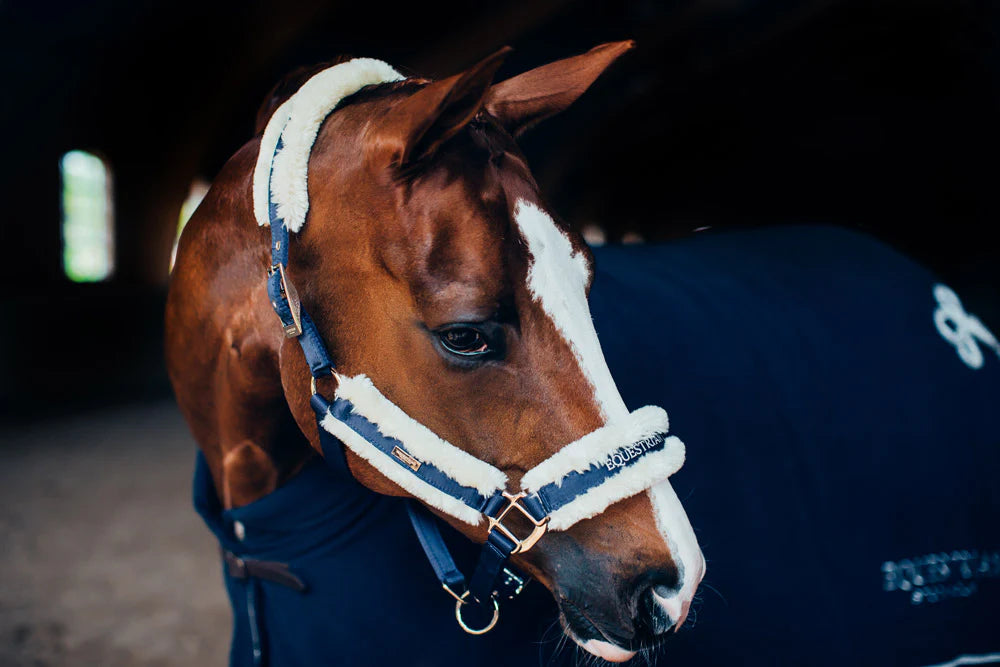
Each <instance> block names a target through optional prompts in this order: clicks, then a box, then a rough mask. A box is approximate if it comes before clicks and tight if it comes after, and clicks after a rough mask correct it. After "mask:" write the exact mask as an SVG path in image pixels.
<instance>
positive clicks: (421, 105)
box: [373, 46, 511, 166]
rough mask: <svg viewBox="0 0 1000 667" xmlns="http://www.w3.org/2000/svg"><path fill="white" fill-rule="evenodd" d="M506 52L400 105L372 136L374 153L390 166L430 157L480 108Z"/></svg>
mask: <svg viewBox="0 0 1000 667" xmlns="http://www.w3.org/2000/svg"><path fill="white" fill-rule="evenodd" d="M510 51H511V49H510V47H508V46H505V47H504V48H502V49H500V50H499V51H497V52H496V53H494V54H493V55H491V56H488V57H486V58H484V59H483V60H481V61H480V62H479V63H477V64H475V65H473V66H472V67H470V68H469V69H467V70H465V71H464V72H462V73H461V74H456V75H455V76H452V77H449V78H447V79H442V80H441V81H435V82H433V83H431V84H428V85H427V86H426V87H425V88H422V89H421V90H419V91H417V92H416V93H414V94H413V95H411V96H410V97H408V98H406V99H405V100H403V101H402V102H400V103H399V104H398V105H396V106H395V107H394V108H393V109H392V110H390V111H389V113H388V114H387V115H386V117H385V119H384V120H383V122H382V123H380V127H379V129H378V130H376V132H375V135H374V137H373V141H374V147H375V149H376V151H377V152H378V153H379V154H382V155H385V156H387V157H388V159H389V161H390V163H392V164H393V165H394V166H405V165H408V164H412V163H414V162H417V161H418V160H420V159H422V158H425V157H427V156H428V155H430V154H431V153H433V152H434V151H435V150H437V148H438V147H439V146H441V144H443V143H444V142H446V141H448V139H450V138H452V137H453V136H455V135H456V134H458V132H459V131H460V130H461V129H462V128H463V127H465V125H466V124H468V122H469V121H471V120H472V118H473V117H474V116H475V115H476V114H477V113H479V110H480V109H482V108H483V102H484V101H485V98H486V94H487V93H488V92H489V90H490V84H491V83H493V75H494V74H496V71H497V68H498V67H500V65H501V63H503V60H504V58H506V57H507V54H508V53H509V52H510Z"/></svg>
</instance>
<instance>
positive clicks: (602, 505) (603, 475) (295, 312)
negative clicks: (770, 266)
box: [254, 60, 684, 634]
mask: <svg viewBox="0 0 1000 667" xmlns="http://www.w3.org/2000/svg"><path fill="white" fill-rule="evenodd" d="M358 62H359V61H349V62H347V63H343V64H341V65H336V66H334V67H332V68H330V69H328V70H325V71H324V72H321V73H320V74H317V75H316V76H315V77H313V79H310V81H309V82H307V83H306V84H305V85H304V86H303V87H302V89H300V91H299V93H296V95H294V96H292V98H290V99H289V100H288V101H287V102H286V103H285V104H283V105H282V106H281V107H279V109H278V111H276V112H275V116H274V117H272V119H271V121H270V122H269V123H268V127H267V129H266V130H265V134H264V139H265V140H267V141H262V148H261V151H262V154H263V152H264V151H265V149H269V148H270V147H271V146H273V150H272V151H271V155H270V156H269V158H270V159H265V157H261V158H259V159H258V163H257V171H256V172H255V174H254V199H255V212H256V213H257V217H258V220H259V221H260V222H262V223H263V220H261V217H262V215H261V213H262V212H263V210H265V209H264V207H263V206H262V205H261V203H262V202H261V201H260V194H261V191H263V192H264V193H266V194H265V195H264V196H266V200H265V203H266V212H267V221H266V224H268V225H269V226H270V228H271V267H270V269H269V270H268V276H267V293H268V296H269V298H270V301H271V305H272V306H273V308H274V311H275V313H276V314H277V315H278V319H279V320H280V321H281V325H282V328H283V329H284V332H285V335H286V336H288V337H290V338H295V339H297V340H298V342H299V344H300V345H301V347H302V351H303V352H304V354H305V358H306V361H307V363H308V364H309V370H310V372H311V373H312V376H313V395H312V399H311V405H312V408H313V410H314V411H315V413H316V420H317V424H318V426H319V434H320V441H321V445H322V447H323V455H324V458H325V460H326V461H327V462H328V464H329V465H331V466H332V467H333V468H335V469H336V470H338V471H339V472H341V473H342V474H343V475H345V476H346V477H350V472H349V470H348V469H347V464H346V462H345V459H344V452H343V446H346V447H348V448H350V449H351V451H353V452H354V453H355V454H357V455H358V456H360V457H361V458H363V459H364V460H366V461H367V462H368V463H370V464H371V465H373V466H374V467H375V468H376V469H378V470H379V471H380V472H381V473H382V474H383V475H385V476H386V477H387V478H389V479H390V480H392V481H393V482H395V483H396V484H398V485H399V486H400V487H402V488H403V489H404V490H406V491H407V492H408V493H410V494H411V495H413V496H414V497H415V498H417V499H419V500H421V501H423V502H424V503H425V504H426V505H428V506H430V507H433V508H435V509H437V510H439V511H441V512H443V513H445V514H448V515H449V516H452V517H454V518H456V519H458V520H459V521H462V522H464V523H467V524H469V525H473V526H475V525H479V524H481V523H482V521H483V520H484V519H485V520H486V521H487V523H488V526H489V531H488V537H487V540H486V543H485V544H484V545H483V550H482V552H481V554H480V558H479V562H478V564H477V566H476V569H475V571H474V573H473V575H472V578H471V580H470V581H469V582H468V585H466V580H465V577H464V576H463V575H462V573H461V572H460V571H459V570H458V568H457V567H456V566H455V563H454V561H453V560H452V558H451V555H450V554H449V552H448V549H447V547H445V545H444V541H443V540H442V538H441V534H440V531H439V529H438V526H437V524H436V523H435V518H434V517H433V516H432V515H431V514H430V513H429V512H427V510H426V509H424V508H423V507H421V506H419V505H417V504H415V503H409V512H410V518H411V521H412V523H413V527H414V529H415V530H416V532H417V536H418V537H419V539H420V542H421V544H422V546H423V547H424V551H425V553H426V554H427V556H428V559H429V560H430V562H431V565H432V567H433V568H434V571H435V574H436V575H437V576H438V579H439V580H440V581H441V583H442V586H443V587H444V589H445V590H446V591H448V592H449V593H450V594H451V595H452V596H453V597H454V598H455V599H456V607H455V615H456V618H457V619H458V622H459V624H460V625H461V626H462V628H463V629H465V630H466V631H467V632H470V633H472V634H481V633H483V632H487V631H489V630H490V629H491V628H492V627H493V625H494V624H495V623H496V620H497V617H498V616H499V603H498V599H499V598H501V597H508V598H510V597H513V596H514V595H516V594H517V593H519V592H520V590H521V588H522V587H523V585H524V578H523V577H521V576H519V575H518V574H517V573H515V572H513V571H512V570H510V569H509V568H507V567H506V563H507V559H508V558H509V557H510V556H511V555H514V554H518V553H524V552H526V551H528V550H529V549H530V548H531V547H532V546H534V545H535V543H536V542H538V540H539V539H540V538H541V537H542V536H543V535H544V534H545V532H546V531H548V530H566V529H567V528H569V527H570V526H572V525H574V524H575V523H577V522H578V521H581V520H583V519H587V518H589V517H592V516H595V515H597V514H600V513H601V512H603V511H604V510H605V509H606V508H607V507H608V506H609V505H611V504H613V503H615V502H618V501H619V500H622V499H624V498H628V497H630V496H633V495H635V494H637V493H640V492H642V491H644V490H646V489H648V488H650V487H651V486H653V485H654V484H656V483H658V482H660V481H662V480H664V479H666V478H667V477H669V476H670V475H672V474H673V473H675V472H676V471H677V470H679V469H680V467H681V466H682V465H683V463H684V445H683V443H682V442H681V441H680V440H679V439H677V438H676V437H674V436H668V435H667V431H668V422H667V414H666V412H664V410H663V409H662V408H658V407H654V406H646V407H644V408H640V409H638V410H636V411H635V412H633V413H631V414H630V415H629V416H628V418H627V419H622V420H620V421H618V422H611V423H609V424H607V425H605V426H603V427H601V428H599V429H597V430H596V431H593V432H591V433H588V434H587V435H585V436H583V437H582V438H580V439H579V440H576V441H575V442H572V443H569V444H567V445H565V446H563V447H562V448H561V449H560V450H559V451H558V452H557V453H556V454H554V455H552V456H551V457H549V458H548V459H546V460H545V461H543V462H541V463H540V464H538V465H537V466H535V467H534V468H532V469H531V470H529V471H528V472H527V473H526V474H525V475H524V477H523V478H522V479H521V485H520V488H519V489H518V490H516V491H511V490H509V489H508V479H507V475H506V474H504V472H503V471H502V470H500V469H498V468H496V467H495V466H493V465H490V464H489V463H487V462H485V461H482V460H480V459H477V458H475V457H474V456H472V455H470V454H469V453H467V452H465V451H463V450H462V449H459V448H458V447H456V446H454V445H452V444H450V443H448V442H447V441H445V440H444V439H443V438H441V437H439V436H438V435H437V434H435V433H434V432H432V431H431V430H430V429H428V428H427V427H426V426H424V425H423V424H421V423H420V422H418V421H416V420H415V419H413V418H412V417H410V416H409V415H407V414H406V413H405V412H404V411H403V410H402V409H401V408H400V407H399V406H397V405H396V404H395V403H393V402H392V401H390V400H389V399H388V398H386V397H385V396H384V395H383V394H382V393H381V392H380V391H379V390H378V389H377V388H376V387H375V386H374V385H373V384H372V382H371V380H369V379H368V378H367V377H366V376H364V375H357V376H353V377H349V376H345V375H341V374H338V373H336V371H335V369H334V366H333V362H332V360H331V359H330V356H329V354H328V353H327V351H326V346H325V345H324V343H323V339H322V337H321V336H320V333H319V331H318V330H317V328H316V325H315V324H314V323H313V321H312V319H310V317H309V315H308V313H306V312H305V310H303V308H302V305H301V303H300V301H299V297H298V293H297V292H296V290H295V288H294V286H293V285H292V283H291V281H290V280H289V278H288V276H287V274H286V269H287V267H288V241H289V228H291V229H292V230H293V231H298V229H300V228H301V226H302V224H303V223H304V221H305V212H306V210H307V208H308V203H306V205H305V208H303V207H301V206H299V207H295V206H290V205H288V204H287V202H286V203H285V205H283V204H282V203H281V202H279V201H277V200H278V199H280V197H279V196H276V194H275V182H289V181H294V180H295V179H296V178H298V177H299V176H301V181H302V186H303V188H304V185H305V178H306V175H305V170H304V164H305V162H301V160H299V161H298V162H296V161H295V160H293V159H291V158H289V159H285V160H282V159H281V157H282V156H285V155H288V153H287V152H286V151H287V150H292V149H294V150H295V151H296V152H301V151H302V144H303V139H302V137H301V136H300V135H301V133H302V132H305V133H306V134H307V137H306V139H307V140H308V147H311V145H312V141H313V140H315V137H316V132H317V131H318V128H319V125H320V123H322V119H323V118H325V117H326V115H328V114H329V113H330V111H332V109H333V108H334V107H335V106H336V104H337V103H338V102H339V100H340V99H342V98H343V97H345V96H347V95H349V94H352V93H354V92H356V91H357V90H358V89H360V87H363V86H364V85H369V84H371V83H378V82H379V81H378V80H375V79H378V76H382V79H381V81H393V80H398V77H399V75H398V74H395V71H394V70H391V68H388V66H387V65H385V64H384V63H381V64H380V65H379V66H376V65H372V63H373V62H374V63H378V62H379V61H369V60H363V61H362V65H359V66H355V67H354V68H352V67H351V66H352V65H354V64H356V63H358ZM338 68H342V73H344V76H347V77H348V78H350V77H353V79H351V80H352V81H354V84H360V85H357V87H356V88H353V89H351V88H350V87H345V86H344V85H343V76H340V77H338V76H335V74H336V73H334V74H331V72H333V71H334V70H337V69H338ZM385 68H387V70H386V69H385ZM359 71H360V72H361V75H358V72H359ZM317 80H319V81H321V82H323V85H322V86H320V85H318V84H315V82H316V81H317ZM324 86H325V88H324ZM324 89H325V90H327V92H328V93H329V94H330V95H333V96H334V97H336V96H338V95H339V97H338V98H337V99H336V100H335V101H333V102H332V103H331V101H330V99H328V98H326V97H324V96H323V95H322V94H321V93H322V91H323V90H324ZM317 91H319V92H317ZM331 91H332V92H331ZM304 92H306V93H308V100H307V102H308V104H305V103H303V102H302V100H301V99H299V98H298V96H299V95H300V94H303V93H304ZM317 100H320V101H321V102H322V103H319V102H317ZM301 109H305V111H303V112H302V113H304V114H306V115H307V116H309V117H308V118H305V119H303V118H302V117H301V116H297V115H296V113H297V112H298V111H299V110H301ZM310 114H312V115H311V116H310ZM272 126H274V127H272ZM303 128H304V129H303ZM286 133H291V134H292V135H293V136H287V137H286ZM286 146H287V147H288V148H286ZM305 160H306V162H307V161H308V150H307V151H306V154H305ZM299 163H301V164H299ZM296 165H298V167H297V168H299V171H300V173H299V174H296V175H293V177H289V176H288V175H287V174H283V173H282V170H283V169H284V170H288V169H293V168H295V166H296ZM258 184H262V185H261V187H260V188H258ZM283 214H285V215H291V216H293V217H294V219H293V220H292V224H288V223H289V220H287V219H286V218H285V217H284V215H283ZM331 374H333V375H336V376H337V380H338V387H337V391H336V395H335V396H334V399H333V401H332V402H331V401H328V400H327V399H326V398H325V397H323V396H321V395H320V394H318V393H317V392H316V391H315V379H316V378H320V377H325V376H328V375H331ZM511 513H516V514H520V515H522V516H523V517H524V519H526V523H525V522H522V523H525V525H528V526H530V529H529V531H528V532H527V534H525V533H524V532H521V533H518V532H515V530H513V529H512V528H511V527H510V526H508V525H507V523H505V522H506V521H507V520H508V517H509V516H510V515H511ZM501 573H503V576H501ZM470 598H471V600H474V601H475V602H477V603H480V604H492V605H493V619H492V621H491V622H490V623H488V624H487V626H486V627H484V628H470V627H469V626H468V625H467V624H466V623H465V621H464V620H463V617H462V608H463V605H465V604H467V603H468V602H470Z"/></svg>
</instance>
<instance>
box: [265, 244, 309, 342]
mask: <svg viewBox="0 0 1000 667" xmlns="http://www.w3.org/2000/svg"><path fill="white" fill-rule="evenodd" d="M275 273H277V274H278V284H279V287H280V289H281V296H283V297H285V300H287V301H288V310H289V311H291V313H292V322H291V324H288V325H285V324H284V322H282V329H284V331H285V335H286V336H288V337H289V338H298V337H299V336H301V335H302V303H301V302H300V301H299V293H298V291H297V290H296V289H295V286H294V285H292V282H291V281H290V280H288V277H287V276H286V275H285V267H284V265H282V264H281V263H280V262H279V263H278V264H273V265H272V266H271V268H269V269H268V270H267V275H268V276H273V275H274V274H275ZM275 308H277V306H275Z"/></svg>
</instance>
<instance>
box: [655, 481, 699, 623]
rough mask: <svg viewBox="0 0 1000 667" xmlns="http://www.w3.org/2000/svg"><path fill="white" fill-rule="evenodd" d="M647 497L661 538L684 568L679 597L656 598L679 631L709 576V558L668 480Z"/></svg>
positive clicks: (678, 564)
mask: <svg viewBox="0 0 1000 667" xmlns="http://www.w3.org/2000/svg"><path fill="white" fill-rule="evenodd" d="M647 493H648V494H649V499H650V501H651V502H652V503H653V513H654V514H655V515H656V527H657V528H659V529H660V534H661V535H663V539H664V540H665V541H666V543H667V546H668V547H669V548H670V555H671V556H672V557H673V559H674V563H676V565H677V567H678V568H680V575H681V588H680V590H679V591H677V593H676V594H675V595H671V596H668V597H666V598H664V597H660V596H659V595H657V594H656V592H655V591H654V592H653V597H654V598H655V599H656V601H657V602H658V603H659V604H660V606H661V607H663V610H664V611H666V612H667V615H668V616H670V618H671V619H672V620H673V621H674V623H675V626H674V629H675V630H676V629H678V628H680V626H681V624H682V623H684V619H685V618H687V614H688V610H689V609H690V607H691V599H692V598H693V597H694V591H695V589H696V588H698V584H700V583H701V580H702V578H703V577H704V576H705V556H704V555H702V553H701V547H699V546H698V538H696V537H695V535H694V529H693V528H691V521H690V520H689V519H688V516H687V513H686V512H685V511H684V508H683V507H682V506H681V501H680V499H679V498H678V497H677V493H676V492H675V491H674V487H672V486H670V482H669V481H667V480H664V481H662V482H660V483H659V484H657V485H656V486H654V487H653V488H651V489H650V490H649V491H647Z"/></svg>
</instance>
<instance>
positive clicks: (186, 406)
mask: <svg viewBox="0 0 1000 667" xmlns="http://www.w3.org/2000/svg"><path fill="white" fill-rule="evenodd" d="M256 151H257V146H256V142H253V143H251V144H248V145H247V146H246V147H244V149H243V150H241V151H240V152H239V153H237V154H236V155H235V156H234V157H233V158H232V159H231V160H230V161H229V162H228V163H227V164H226V166H225V167H223V169H222V171H221V172H220V174H219V176H218V177H217V178H216V180H215V183H214V185H213V187H212V190H211V191H210V192H209V194H208V195H207V196H206V198H205V201H204V202H203V204H202V206H200V207H199V209H198V212H197V213H196V214H195V216H194V217H193V218H192V220H191V222H190V223H189V224H188V226H187V228H186V229H185V231H184V235H183V238H182V241H181V244H180V247H179V248H178V257H177V264H176V266H175V269H174V274H173V276H172V278H171V286H170V292H169V296H168V303H167V322H166V323H167V340H166V355H167V366H168V370H169V372H170V376H171V381H172V382H173V384H174V388H175V393H176V394H177V398H178V404H179V406H180V408H181V411H182V413H184V416H185V417H186V419H187V421H188V423H189V424H190V426H191V429H192V432H193V433H194V435H195V439H196V440H197V441H198V444H199V446H200V447H201V449H202V451H203V453H204V455H205V458H206V459H207V461H208V464H209V468H210V469H211V470H212V474H213V477H214V480H215V482H216V488H217V490H218V491H219V496H220V499H229V500H230V501H231V504H233V505H240V504H246V502H250V501H252V500H254V499H256V497H259V496H262V495H266V493H268V492H269V491H270V490H273V488H274V487H276V486H277V485H278V484H280V483H281V482H282V481H284V479H287V478H288V477H289V476H291V475H292V474H294V472H295V471H297V470H298V469H299V468H300V467H301V465H302V463H304V461H305V460H306V459H308V457H309V456H310V455H311V449H310V448H309V447H308V445H307V444H305V445H304V444H303V441H302V439H301V433H299V432H298V429H296V428H295V427H294V422H292V420H291V416H290V415H289V414H288V408H287V405H286V403H285V399H284V392H283V388H282V381H281V371H280V366H279V361H280V351H281V346H282V343H283V335H282V332H281V327H280V326H278V323H277V322H276V320H275V315H274V312H273V311H272V310H271V306H270V304H269V303H268V300H267V297H266V291H265V289H264V279H265V273H266V270H267V267H268V265H269V263H270V254H269V248H270V233H269V231H268V230H267V229H266V228H261V227H259V226H258V225H257V224H256V222H255V220H254V217H253V212H252V207H251V205H250V201H251V199H250V192H251V181H252V171H253V165H254V157H255V155H256ZM227 480H228V483H227ZM227 488H228V489H229V492H227ZM234 493H235V496H234V495H233V494H234ZM227 504H229V503H227Z"/></svg>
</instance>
